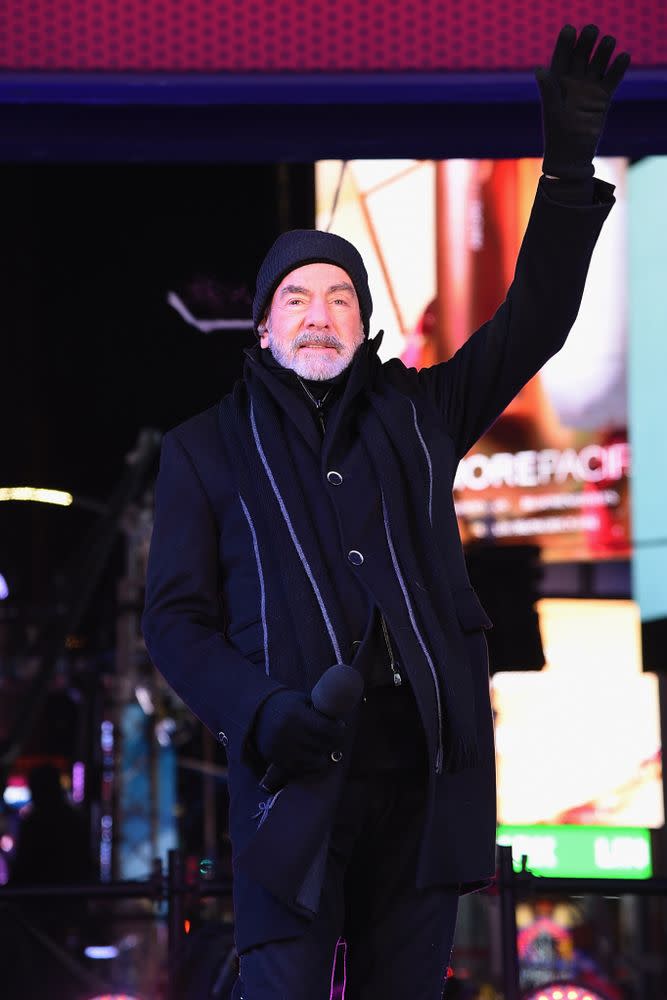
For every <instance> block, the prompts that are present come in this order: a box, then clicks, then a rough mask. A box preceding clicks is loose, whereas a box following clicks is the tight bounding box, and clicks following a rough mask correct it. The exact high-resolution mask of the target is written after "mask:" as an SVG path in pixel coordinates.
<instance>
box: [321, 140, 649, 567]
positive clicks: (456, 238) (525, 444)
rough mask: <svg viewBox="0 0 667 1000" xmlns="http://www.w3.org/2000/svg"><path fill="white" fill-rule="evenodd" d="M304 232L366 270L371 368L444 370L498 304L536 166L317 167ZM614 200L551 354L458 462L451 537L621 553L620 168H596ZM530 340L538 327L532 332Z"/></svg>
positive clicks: (567, 551)
mask: <svg viewBox="0 0 667 1000" xmlns="http://www.w3.org/2000/svg"><path fill="white" fill-rule="evenodd" d="M316 170H317V172H316V191H317V225H318V227H319V228H323V229H327V228H329V229H330V230H331V231H332V232H336V233H339V234H340V235H341V236H345V237H347V238H348V239H350V240H351V241H352V242H353V243H354V244H355V245H356V246H357V247H358V248H359V250H360V251H361V253H362V256H363V257H364V260H365V262H366V265H367V268H368V272H369V280H370V287H371V291H372V294H373V300H374V313H373V320H372V323H373V331H375V330H377V329H379V328H383V329H384V330H385V338H384V340H383V344H382V347H381V348H380V356H381V358H382V360H387V359H388V358H389V357H399V358H401V360H402V361H403V362H404V363H405V364H406V365H408V366H412V367H415V368H421V367H424V366H430V365H432V364H435V363H437V362H440V361H445V360H446V359H447V358H449V357H451V356H452V354H454V352H455V351H456V350H457V349H458V348H459V347H460V346H461V345H462V344H463V343H465V341H466V340H467V339H468V337H469V336H470V334H471V333H473V332H474V331H475V330H476V329H477V328H478V327H479V326H481V325H482V324H483V323H484V322H485V321H486V320H487V319H489V318H490V317H491V316H492V315H493V313H494V312H495V310H496V308H497V307H498V306H499V305H500V304H501V302H502V301H503V299H504V297H505V293H506V291H507V288H508V287H509V285H510V283H511V280H512V275H513V271H514V265H515V262H516V258H517V255H518V251H519V247H520V244H521V239H522V236H523V232H524V230H525V227H526V223H527V221H528V215H529V212H530V207H531V204H532V201H533V197H534V194H535V188H536V185H537V182H538V179H539V176H540V171H541V161H540V160H537V159H523V160H446V161H439V162H434V161H416V160H400V161H391V160H372V161H360V160H358V161H351V162H348V163H345V164H341V163H340V162H339V161H322V162H320V163H319V164H317V168H316ZM596 170H597V173H598V175H599V176H600V177H602V178H604V179H605V180H609V181H611V182H612V183H614V184H615V185H616V199H617V204H616V206H615V208H614V211H613V212H612V213H611V215H610V216H609V219H608V220H607V222H606V223H605V226H604V229H603V232H602V235H601V237H600V240H599V242H598V245H597V247H596V250H595V254H594V256H593V261H592V264H591V267H590V271H589V275H588V280H587V283H586V290H585V293H584V297H583V301H582V304H581V309H580V312H579V316H578V318H577V321H576V323H575V324H574V327H573V329H572V331H571V333H570V336H569V338H568V341H567V343H566V345H565V347H564V348H563V350H562V351H560V352H559V353H558V355H556V356H555V357H554V358H552V359H551V360H550V361H549V362H548V363H547V365H546V366H545V367H544V368H543V369H542V371H541V372H540V374H539V375H537V376H536V377H535V378H534V379H532V380H531V381H530V382H529V383H528V385H526V386H525V387H524V389H522V390H521V392H520V393H519V394H518V396H517V397H516V398H515V399H514V400H513V402H512V403H510V405H509V406H508V407H507V409H506V410H505V411H504V413H503V414H502V415H501V416H500V417H499V418H498V420H497V421H496V422H495V424H494V425H493V427H491V428H490V429H489V431H488V432H487V433H486V434H485V435H484V436H483V437H482V438H481V439H480V440H479V441H478V442H477V444H475V446H474V447H473V448H472V450H471V451H470V452H469V454H468V455H466V456H465V457H464V458H463V460H462V461H461V463H460V465H459V469H458V473H457V477H456V481H455V484H454V495H455V502H456V510H457V515H458V519H459V527H460V530H461V535H462V538H463V540H464V542H468V541H474V540H492V541H494V542H497V543H498V544H508V543H512V542H522V543H526V542H530V543H531V544H534V545H537V546H539V547H540V549H541V555H542V558H543V559H545V560H559V561H562V560H567V561H570V560H588V559H592V558H594V559H597V558H608V557H612V556H613V557H616V558H624V557H627V556H628V555H629V551H630V531H629V524H630V511H629V495H628V473H629V467H630V454H629V447H628V437H627V413H626V411H627V405H626V357H627V343H626V341H627V270H628V267H627V248H626V199H625V187H626V172H627V164H626V161H625V160H624V159H621V158H611V159H601V160H598V161H596ZM535 336H536V337H539V330H536V331H535Z"/></svg>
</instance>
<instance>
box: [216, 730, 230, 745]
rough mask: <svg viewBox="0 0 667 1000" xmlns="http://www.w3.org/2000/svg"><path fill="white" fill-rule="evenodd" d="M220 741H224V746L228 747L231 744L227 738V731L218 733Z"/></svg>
mask: <svg viewBox="0 0 667 1000" xmlns="http://www.w3.org/2000/svg"><path fill="white" fill-rule="evenodd" d="M218 743H222V745H223V747H226V746H227V745H228V744H229V740H228V739H227V734H226V733H223V732H219V733H218Z"/></svg>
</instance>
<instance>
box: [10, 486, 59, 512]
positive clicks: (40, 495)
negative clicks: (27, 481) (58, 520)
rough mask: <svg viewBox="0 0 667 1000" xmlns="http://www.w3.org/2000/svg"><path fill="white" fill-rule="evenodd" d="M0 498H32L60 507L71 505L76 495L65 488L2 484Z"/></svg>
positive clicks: (34, 501) (34, 500)
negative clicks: (51, 488) (45, 488)
mask: <svg viewBox="0 0 667 1000" xmlns="http://www.w3.org/2000/svg"><path fill="white" fill-rule="evenodd" d="M0 500H31V501H32V502H33V503H52V504H56V505H57V506H59V507H69V506H71V504H72V502H73V500H74V497H73V496H72V494H71V493H66V492H65V491H64V490H44V489H38V488H37V487H35V486H0Z"/></svg>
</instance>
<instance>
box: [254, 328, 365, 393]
mask: <svg viewBox="0 0 667 1000" xmlns="http://www.w3.org/2000/svg"><path fill="white" fill-rule="evenodd" d="M267 332H268V335H269V349H270V351H271V353H272V355H273V357H274V358H275V359H276V361H277V362H278V364H279V365H282V367H283V368H289V369H290V370H291V371H293V372H296V374H297V375H299V376H300V377H301V378H304V379H307V380H308V381H311V382H323V381H325V380H326V379H330V378H335V376H336V375H340V373H341V372H343V371H345V369H346V368H347V367H348V365H350V364H351V363H352V359H353V358H354V355H355V354H356V353H357V351H358V349H359V348H360V347H361V345H362V344H363V342H364V336H363V333H362V334H361V336H360V339H359V342H358V343H356V344H352V345H351V346H349V347H346V348H343V350H342V351H339V353H338V354H336V355H335V356H334V357H329V356H328V355H327V356H326V357H316V356H314V355H313V356H310V355H306V354H303V353H302V352H301V351H300V350H298V351H297V352H296V355H292V352H291V351H290V350H288V349H285V348H281V347H280V346H279V345H277V344H276V343H275V341H274V339H273V336H272V333H271V330H270V329H269V328H267ZM312 339H313V340H314V341H315V342H316V341H317V336H316V335H315V336H313V338H312Z"/></svg>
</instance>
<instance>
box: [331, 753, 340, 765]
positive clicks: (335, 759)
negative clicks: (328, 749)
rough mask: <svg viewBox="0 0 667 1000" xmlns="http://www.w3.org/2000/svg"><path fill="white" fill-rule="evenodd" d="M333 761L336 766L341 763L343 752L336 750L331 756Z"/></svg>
mask: <svg viewBox="0 0 667 1000" xmlns="http://www.w3.org/2000/svg"><path fill="white" fill-rule="evenodd" d="M331 759H332V761H333V762H334V764H337V763H338V762H339V761H341V760H342V759H343V751H342V750H334V752H333V753H332V754H331Z"/></svg>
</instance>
